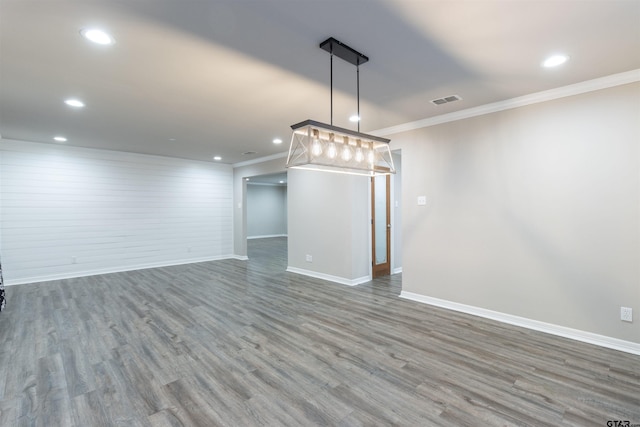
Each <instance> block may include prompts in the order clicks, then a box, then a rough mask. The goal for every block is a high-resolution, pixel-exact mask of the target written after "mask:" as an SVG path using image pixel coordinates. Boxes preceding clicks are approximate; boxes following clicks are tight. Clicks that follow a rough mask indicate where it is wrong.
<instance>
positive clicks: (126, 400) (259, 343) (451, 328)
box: [0, 239, 640, 427]
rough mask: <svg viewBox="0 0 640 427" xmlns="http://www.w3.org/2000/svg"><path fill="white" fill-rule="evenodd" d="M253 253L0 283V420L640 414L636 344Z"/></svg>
mask: <svg viewBox="0 0 640 427" xmlns="http://www.w3.org/2000/svg"><path fill="white" fill-rule="evenodd" d="M249 244H250V247H249V249H250V252H249V256H250V260H249V261H238V260H225V261H216V262H206V263H200V264H191V265H184V266H175V267H166V268H156V269H149V270H141V271H134V272H126V273H117V274H108V275H101V276H93V277H86V278H79V279H70V280H59V281H53V282H47V283H38V284H32V285H22V286H13V287H9V288H8V289H7V294H8V298H9V300H8V304H9V305H8V309H7V311H5V312H3V313H1V314H0V343H1V347H0V426H3V427H6V426H14V425H15V426H32V425H33V426H47V427H49V426H65V427H66V426H83V427H84V426H214V425H226V426H254V425H269V426H278V425H287V426H312V425H337V426H361V425H403V426H431V425H449V426H510V425H528V426H544V425H549V426H558V425H575V426H590V425H593V426H606V425H607V424H606V422H607V420H629V421H630V422H631V423H640V358H639V357H638V356H633V355H630V354H625V353H621V352H617V351H614V350H608V349H603V348H599V347H596V346H592V345H588V344H583V343H579V342H575V341H571V340H566V339H562V338H558V337H554V336H549V335H545V334H542V333H538V332H534V331H530V330H526V329H521V328H517V327H512V326H509V325H505V324H500V323H497V322H493V321H489V320H485V319H481V318H476V317H473V316H469V315H464V314H460V313H456V312H451V311H447V310H443V309H438V308H434V307H430V306H428V305H424V304H419V303H415V302H412V301H407V300H403V299H400V298H398V294H399V293H400V280H401V277H400V276H399V275H396V276H392V277H387V278H381V279H378V280H375V281H373V282H371V283H368V284H364V285H360V286H357V287H354V288H350V287H346V286H342V285H336V284H332V283H329V282H324V281H322V280H316V279H311V278H307V277H304V276H300V275H296V274H292V273H286V272H284V269H285V266H286V240H285V239H263V240H252V241H250V242H249Z"/></svg>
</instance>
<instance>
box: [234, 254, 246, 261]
mask: <svg viewBox="0 0 640 427" xmlns="http://www.w3.org/2000/svg"><path fill="white" fill-rule="evenodd" d="M230 258H231V259H238V260H240V261H247V260H248V259H249V257H248V256H246V255H231V256H230Z"/></svg>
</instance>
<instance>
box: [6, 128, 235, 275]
mask: <svg viewBox="0 0 640 427" xmlns="http://www.w3.org/2000/svg"><path fill="white" fill-rule="evenodd" d="M0 149H1V150H2V157H1V163H0V180H1V184H0V194H1V197H2V211H1V212H0V218H1V220H2V226H1V228H2V230H1V231H2V233H1V237H2V242H1V244H2V264H3V273H4V274H5V278H6V280H7V282H8V283H10V284H11V283H26V282H32V281H42V280H48V279H53V278H62V277H74V276H82V275H87V274H95V273H100V272H109V271H122V270H129V269H135V268H142V267H148V266H157V265H169V264H178V263H186V262H192V261H200V260H209V259H219V258H223V257H229V256H231V254H232V169H231V167H230V166H225V165H214V164H211V163H206V162H197V161H189V160H180V159H173V158H166V157H158V156H146V155H139V154H130V153H122V152H115V151H103V150H93V149H84V148H72V147H66V146H61V145H54V144H35V143H28V142H21V141H7V140H2V141H0ZM74 257H75V263H74Z"/></svg>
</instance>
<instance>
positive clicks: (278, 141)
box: [273, 138, 282, 144]
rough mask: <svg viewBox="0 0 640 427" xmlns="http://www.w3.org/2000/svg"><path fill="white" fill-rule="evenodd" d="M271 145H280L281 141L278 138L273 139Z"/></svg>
mask: <svg viewBox="0 0 640 427" xmlns="http://www.w3.org/2000/svg"><path fill="white" fill-rule="evenodd" d="M273 143H274V144H282V140H281V139H280V138H274V139H273Z"/></svg>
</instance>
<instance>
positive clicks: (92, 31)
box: [80, 28, 115, 46]
mask: <svg viewBox="0 0 640 427" xmlns="http://www.w3.org/2000/svg"><path fill="white" fill-rule="evenodd" d="M80 34H82V37H84V38H85V39H87V40H89V41H92V42H94V43H96V44H101V45H105V46H107V45H111V44H114V43H115V40H114V39H113V37H111V36H110V35H109V33H107V32H105V31H102V30H99V29H97V28H83V29H82V30H80Z"/></svg>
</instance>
